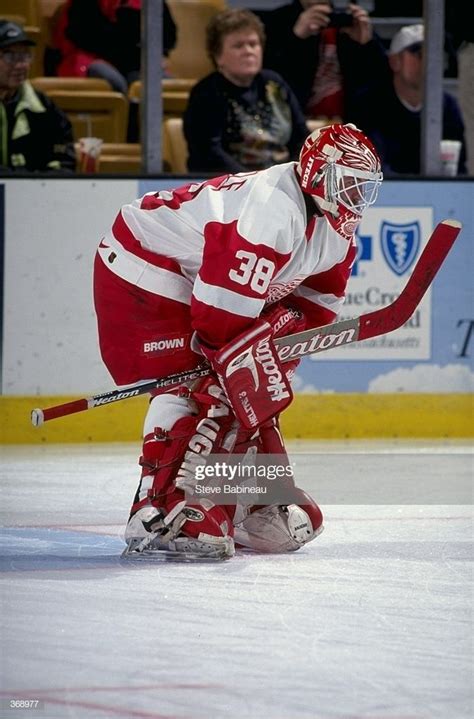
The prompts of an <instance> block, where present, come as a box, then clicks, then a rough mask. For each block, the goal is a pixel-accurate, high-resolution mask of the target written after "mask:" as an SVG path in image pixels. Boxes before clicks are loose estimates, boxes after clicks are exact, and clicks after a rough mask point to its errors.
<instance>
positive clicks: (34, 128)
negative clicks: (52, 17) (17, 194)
mask: <svg viewBox="0 0 474 719" xmlns="http://www.w3.org/2000/svg"><path fill="white" fill-rule="evenodd" d="M34 45H35V43H34V42H33V41H32V40H30V38H29V37H28V36H27V34H26V33H25V32H24V30H23V29H22V28H21V27H20V26H19V25H17V24H16V23H13V22H9V21H7V20H0V99H1V101H2V102H1V104H0V138H1V142H0V171H1V172H3V173H5V172H15V171H19V172H25V171H26V172H52V171H54V172H58V171H59V172H73V171H74V170H75V167H76V159H75V153H74V143H73V136H72V127H71V123H70V122H69V120H68V118H67V117H66V115H65V114H64V113H63V112H62V111H61V110H60V109H59V108H58V107H56V105H55V104H54V103H53V102H52V101H51V100H50V99H49V98H47V97H46V96H45V95H43V94H42V93H41V92H38V91H36V90H34V89H33V87H32V86H31V84H30V83H29V82H28V80H27V77H28V71H29V67H30V63H31V60H32V47H33V46H34Z"/></svg>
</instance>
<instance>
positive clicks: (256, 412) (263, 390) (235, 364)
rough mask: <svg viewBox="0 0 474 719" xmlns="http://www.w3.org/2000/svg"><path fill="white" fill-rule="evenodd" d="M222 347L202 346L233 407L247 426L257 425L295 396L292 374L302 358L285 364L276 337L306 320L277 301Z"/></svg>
mask: <svg viewBox="0 0 474 719" xmlns="http://www.w3.org/2000/svg"><path fill="white" fill-rule="evenodd" d="M264 318H265V319H260V320H257V321H256V322H255V323H254V324H253V326H252V328H251V329H249V330H246V331H245V332H242V333H241V334H240V335H238V336H237V337H235V338H234V339H233V340H232V341H231V342H229V343H228V344H226V345H225V346H224V347H222V348H221V349H219V350H214V349H211V348H209V347H206V346H205V345H203V344H202V343H201V344H200V349H201V351H202V352H203V354H204V355H205V357H206V358H207V359H208V361H209V362H210V364H211V366H212V368H213V370H214V371H215V373H216V374H217V376H218V378H219V382H220V384H221V387H222V388H223V389H224V392H225V394H226V397H227V399H228V401H229V404H230V406H231V407H232V411H233V413H234V415H235V416H236V418H237V419H238V421H239V422H240V424H241V425H242V426H243V427H245V428H246V429H257V428H258V427H260V426H261V425H262V424H265V422H267V421H268V420H270V419H272V417H275V416H277V415H278V414H280V412H282V411H283V410H284V409H285V408H286V407H288V405H289V404H290V403H291V401H292V399H293V392H292V389H291V384H290V381H291V378H292V376H293V373H294V370H295V367H296V365H297V364H298V360H297V361H295V362H291V363H289V364H286V365H285V367H283V365H282V362H281V360H280V358H279V357H278V351H277V348H276V346H275V343H274V341H273V339H274V338H275V337H278V336H281V335H287V334H290V333H291V332H294V331H295V330H298V329H303V327H304V326H305V324H306V321H305V318H304V316H303V315H302V314H301V313H300V312H298V311H297V310H294V309H291V308H286V307H284V306H282V305H276V306H275V307H273V308H272V309H270V310H268V311H267V312H266V313H265V315H264Z"/></svg>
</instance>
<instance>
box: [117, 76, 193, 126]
mask: <svg viewBox="0 0 474 719" xmlns="http://www.w3.org/2000/svg"><path fill="white" fill-rule="evenodd" d="M195 82H196V81H195V80H192V79H185V80H183V79H181V80H163V82H162V94H161V99H162V103H163V116H164V117H176V116H180V115H182V114H183V113H184V111H185V109H186V107H187V104H188V100H189V91H190V89H191V88H192V86H193V85H194V84H195ZM142 90H143V85H142V81H141V80H135V82H132V84H131V85H130V87H129V89H128V99H129V100H130V102H133V103H139V102H140V101H141V98H142Z"/></svg>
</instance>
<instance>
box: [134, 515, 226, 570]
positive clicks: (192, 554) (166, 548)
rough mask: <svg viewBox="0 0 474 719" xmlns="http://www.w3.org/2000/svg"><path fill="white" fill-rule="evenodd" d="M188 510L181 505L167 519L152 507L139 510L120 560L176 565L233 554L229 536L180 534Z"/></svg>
mask: <svg viewBox="0 0 474 719" xmlns="http://www.w3.org/2000/svg"><path fill="white" fill-rule="evenodd" d="M189 511H192V510H190V509H189V508H186V507H184V502H183V503H182V505H178V506H177V507H176V508H175V509H174V510H173V511H172V512H170V514H168V515H167V516H164V514H163V513H162V512H160V510H158V509H156V508H155V507H152V506H148V507H143V508H142V509H140V510H139V511H138V512H137V513H136V514H134V515H133V516H132V517H131V518H130V520H129V522H128V524H127V528H126V530H125V537H124V538H125V542H126V544H127V546H126V547H125V549H124V551H123V552H122V557H123V558H127V559H130V558H132V559H142V560H143V559H145V560H149V561H153V560H158V561H159V560H165V561H176V562H210V561H222V560H225V559H230V558H231V557H232V556H233V555H234V553H235V549H234V542H233V539H232V538H231V537H228V536H227V537H213V536H212V535H209V534H205V533H203V532H201V533H200V534H199V536H198V537H197V538H194V537H186V536H184V535H183V534H180V532H179V529H180V526H182V524H184V522H185V521H186V519H187V517H186V514H187V513H188V512H189Z"/></svg>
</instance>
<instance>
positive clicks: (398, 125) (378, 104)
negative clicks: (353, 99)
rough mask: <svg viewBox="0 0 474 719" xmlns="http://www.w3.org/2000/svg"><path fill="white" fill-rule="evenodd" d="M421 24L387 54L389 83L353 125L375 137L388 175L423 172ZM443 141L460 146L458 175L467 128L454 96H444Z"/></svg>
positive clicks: (364, 102)
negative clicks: (457, 141)
mask: <svg viewBox="0 0 474 719" xmlns="http://www.w3.org/2000/svg"><path fill="white" fill-rule="evenodd" d="M423 40H424V29H423V25H421V24H418V25H406V26H405V27H402V28H401V29H400V30H399V31H398V32H397V33H396V34H395V35H394V37H393V39H392V42H391V45H390V50H389V64H390V68H391V71H392V79H391V81H390V82H388V83H385V84H382V85H380V86H378V87H375V88H374V89H373V90H372V91H369V92H367V93H365V94H363V95H361V97H360V101H359V104H358V110H357V112H356V113H354V122H356V123H357V124H358V126H359V127H360V128H361V129H362V130H363V131H364V132H365V133H366V134H367V135H368V136H369V137H370V138H371V140H372V142H373V143H374V144H375V146H376V147H377V150H378V152H379V154H380V157H381V158H382V168H383V171H384V173H385V174H387V175H396V174H418V173H419V172H420V137H421V109H422V106H423ZM443 139H445V140H459V141H461V143H462V148H461V156H460V161H459V170H458V171H459V173H461V174H462V173H465V172H466V164H465V163H466V146H465V141H464V124H463V120H462V116H461V111H460V109H459V105H458V103H457V101H456V100H455V98H454V97H452V96H451V95H449V94H448V93H446V92H445V93H443Z"/></svg>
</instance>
